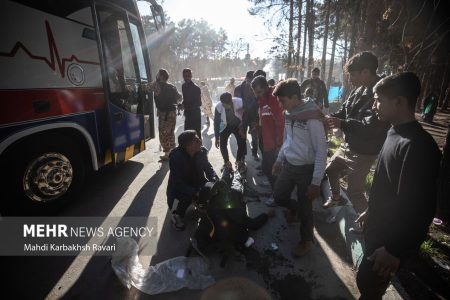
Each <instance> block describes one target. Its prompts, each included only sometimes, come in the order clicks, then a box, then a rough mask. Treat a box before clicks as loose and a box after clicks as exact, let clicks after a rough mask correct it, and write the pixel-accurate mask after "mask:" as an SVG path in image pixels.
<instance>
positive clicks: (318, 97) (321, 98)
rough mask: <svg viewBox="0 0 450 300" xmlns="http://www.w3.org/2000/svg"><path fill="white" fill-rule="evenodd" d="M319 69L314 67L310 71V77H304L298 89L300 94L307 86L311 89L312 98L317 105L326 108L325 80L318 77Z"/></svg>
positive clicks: (304, 91)
mask: <svg viewBox="0 0 450 300" xmlns="http://www.w3.org/2000/svg"><path fill="white" fill-rule="evenodd" d="M319 76H320V69H319V68H314V69H312V71H311V78H308V79H306V80H305V81H303V82H302V84H301V86H300V89H301V91H302V94H305V93H306V90H307V89H308V88H310V89H312V92H313V95H312V98H314V100H315V101H316V103H317V105H319V107H320V108H321V109H323V108H325V109H328V107H329V105H328V92H327V87H326V85H325V82H323V80H322V79H320V77H319Z"/></svg>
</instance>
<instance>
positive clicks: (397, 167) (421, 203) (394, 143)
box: [356, 72, 441, 299]
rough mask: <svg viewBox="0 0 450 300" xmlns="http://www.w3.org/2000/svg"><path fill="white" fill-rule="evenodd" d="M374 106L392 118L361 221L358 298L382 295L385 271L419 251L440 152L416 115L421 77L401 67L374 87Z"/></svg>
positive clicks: (386, 278) (433, 196) (393, 269)
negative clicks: (402, 71)
mask: <svg viewBox="0 0 450 300" xmlns="http://www.w3.org/2000/svg"><path fill="white" fill-rule="evenodd" d="M374 91H375V99H376V102H375V105H374V106H375V111H376V113H377V115H378V117H379V119H380V120H384V121H388V122H390V123H391V124H392V127H391V128H390V129H389V131H388V134H387V138H386V141H385V142H384V145H383V149H382V150H381V153H380V157H379V160H378V164H377V167H376V171H375V176H374V180H373V185H372V189H371V191H370V196H369V207H368V209H367V211H366V212H364V213H363V214H361V216H360V217H359V218H358V219H357V220H356V221H357V222H361V223H363V224H364V227H365V229H364V240H365V251H364V257H363V260H362V261H361V264H360V266H359V271H358V275H357V284H358V288H359V290H360V292H361V299H382V296H383V294H384V293H385V291H386V288H387V286H388V284H389V279H390V276H392V275H393V274H395V272H396V271H397V270H398V268H399V266H401V265H402V264H403V263H405V262H406V261H407V260H408V259H410V258H411V257H412V255H414V254H415V253H417V252H418V250H419V247H420V245H421V244H422V242H423V241H424V240H425V238H426V236H427V232H428V227H429V225H430V223H431V221H432V219H433V216H434V213H435V209H436V194H437V178H438V173H439V164H440V159H441V153H440V151H439V148H438V146H437V145H436V142H435V141H434V139H433V138H432V137H431V135H430V134H429V133H428V132H426V131H425V130H424V129H423V128H422V126H421V125H420V124H419V123H418V122H417V121H416V120H415V115H414V111H415V106H416V102H417V97H418V96H419V93H420V81H419V78H417V76H416V75H415V74H414V73H411V72H404V73H399V74H395V75H391V76H388V77H386V78H384V79H382V80H381V81H380V82H379V83H378V84H377V85H376V86H375V87H374Z"/></svg>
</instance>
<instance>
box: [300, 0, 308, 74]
mask: <svg viewBox="0 0 450 300" xmlns="http://www.w3.org/2000/svg"><path fill="white" fill-rule="evenodd" d="M308 2H309V0H306V3H305V26H304V27H303V55H302V65H301V69H300V82H302V81H303V79H304V78H305V60H306V35H307V33H308V22H309V21H308V19H309V12H308Z"/></svg>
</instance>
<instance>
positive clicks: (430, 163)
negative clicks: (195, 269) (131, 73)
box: [149, 52, 441, 299]
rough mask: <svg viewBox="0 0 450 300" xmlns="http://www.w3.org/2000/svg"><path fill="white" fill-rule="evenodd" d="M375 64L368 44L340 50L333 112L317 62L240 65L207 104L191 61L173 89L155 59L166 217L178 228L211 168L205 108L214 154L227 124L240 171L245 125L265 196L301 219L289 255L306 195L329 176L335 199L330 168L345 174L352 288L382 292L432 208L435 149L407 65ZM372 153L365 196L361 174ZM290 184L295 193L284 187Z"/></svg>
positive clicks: (211, 177)
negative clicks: (382, 69) (335, 140)
mask: <svg viewBox="0 0 450 300" xmlns="http://www.w3.org/2000/svg"><path fill="white" fill-rule="evenodd" d="M377 68H378V59H377V57H376V56H375V55H374V54H373V53H371V52H361V53H358V54H355V55H354V56H353V57H351V58H350V59H349V60H348V61H347V63H346V65H345V67H344V71H345V73H346V74H347V75H348V76H349V80H350V82H351V84H352V86H353V90H352V91H351V93H350V94H349V96H348V98H347V99H346V101H345V102H344V103H343V104H342V106H341V108H340V109H339V110H338V111H337V112H335V113H332V114H329V104H328V96H327V89H326V86H325V84H324V82H323V81H322V80H321V79H320V70H319V69H317V68H315V69H313V70H312V73H311V78H309V79H307V80H305V81H304V82H302V83H299V82H298V81H297V80H296V79H293V78H291V79H287V80H282V81H280V82H278V83H275V82H274V81H273V80H267V79H266V73H265V72H264V71H262V70H258V71H256V72H253V71H249V72H247V74H246V76H245V80H244V81H243V82H242V83H241V84H240V85H238V86H235V85H234V80H231V82H230V84H229V85H228V86H227V87H226V91H225V92H224V93H223V94H222V95H220V99H219V102H218V104H217V105H216V106H215V108H214V114H213V113H212V111H213V109H212V101H211V97H210V96H209V93H208V92H207V89H205V86H206V85H205V83H204V82H202V83H201V87H198V86H197V85H196V84H195V83H194V82H193V81H192V71H191V70H190V69H185V70H184V71H183V78H184V81H185V83H184V84H183V86H182V96H181V95H180V94H179V93H178V91H177V90H176V88H175V87H174V86H173V85H171V84H170V83H168V82H167V80H168V77H169V76H168V73H167V71H165V70H160V71H159V72H158V75H157V76H156V84H155V83H152V84H150V85H149V87H150V88H151V90H153V91H154V92H155V102H156V107H157V109H158V117H159V132H160V142H161V146H162V148H163V151H164V155H163V156H161V159H162V160H169V164H170V175H169V184H168V187H167V198H168V204H169V209H170V211H171V215H172V223H173V226H174V228H175V229H177V230H183V229H184V228H185V223H184V221H183V217H184V214H185V212H186V209H187V207H188V206H189V205H190V204H191V203H192V201H193V200H195V199H196V197H198V193H199V190H200V188H201V187H202V186H203V185H204V184H205V183H206V182H208V181H215V180H217V178H218V176H217V175H216V173H215V172H214V170H213V168H212V166H211V164H210V163H209V161H208V150H209V149H206V148H204V147H203V146H202V136H201V132H200V128H201V108H202V110H203V113H204V115H205V117H206V120H207V125H209V122H210V121H209V120H210V119H211V120H214V121H213V123H214V136H215V146H216V147H217V148H220V152H221V154H222V157H223V161H224V165H230V158H229V154H228V147H227V145H228V140H229V137H230V135H234V136H235V138H236V141H237V153H236V168H237V169H238V170H239V171H240V172H242V173H245V170H246V168H247V165H246V163H245V159H246V158H245V157H246V154H247V146H246V140H247V136H248V135H250V138H251V151H252V157H253V158H254V159H255V160H260V158H261V160H262V162H261V170H262V173H263V174H264V175H265V176H266V177H267V178H268V181H269V182H270V186H271V188H272V191H273V192H272V199H273V203H268V204H269V205H278V206H281V207H285V208H286V210H285V211H286V220H287V221H288V222H292V221H293V220H295V219H296V218H297V219H299V221H300V237H299V242H298V244H297V245H296V246H295V247H294V249H293V250H292V255H293V256H295V257H302V256H304V255H305V254H306V253H308V252H309V251H311V249H312V246H313V243H314V237H313V228H314V221H313V211H312V201H313V200H314V199H316V198H318V197H319V196H320V190H321V184H322V182H323V181H324V180H329V183H330V187H331V197H330V198H329V199H325V203H324V204H323V207H324V208H330V207H333V206H340V205H344V204H345V201H344V199H343V197H342V194H341V186H340V179H342V177H343V176H344V175H346V176H347V182H348V186H347V189H346V194H347V196H348V199H349V200H350V202H351V203H352V205H353V207H354V209H355V211H356V212H357V214H358V218H357V219H356V221H355V224H354V226H353V227H352V228H351V232H353V233H354V234H362V235H363V237H364V241H365V250H364V258H363V260H362V262H361V264H360V267H359V271H358V274H357V285H358V287H359V290H360V292H361V299H381V297H382V295H383V294H384V293H385V291H386V288H387V286H388V283H389V281H390V277H391V276H392V275H393V274H395V273H396V272H397V270H398V269H399V267H401V266H402V265H403V264H405V263H406V262H407V261H408V260H409V259H410V258H412V257H413V255H414V254H415V253H416V252H417V251H418V249H419V247H420V244H421V243H422V241H423V240H424V239H425V238H426V234H427V231H428V226H429V225H430V223H431V221H432V219H433V216H434V213H435V206H436V182H437V176H438V172H439V165H440V159H441V153H440V150H439V149H438V147H437V145H436V143H435V141H434V139H433V138H432V137H431V136H430V134H429V133H427V132H426V131H425V130H424V129H423V128H422V126H421V125H420V124H419V123H418V121H417V120H416V119H415V107H416V103H417V100H418V97H419V94H420V90H421V84H420V80H419V79H418V78H417V76H416V75H415V74H414V73H412V72H402V73H397V74H393V75H390V76H386V77H384V78H381V77H380V76H378V75H377ZM430 101H433V100H430ZM431 103H432V102H431ZM179 105H183V107H184V116H185V124H184V129H185V131H184V132H183V133H181V134H180V135H179V137H178V146H177V147H175V136H174V128H175V122H176V115H175V110H176V108H177V106H179ZM427 105H428V104H427ZM427 107H428V106H427ZM431 109H432V108H431ZM337 129H338V130H340V131H342V133H343V135H344V140H345V141H344V142H343V143H342V144H341V146H340V148H339V149H338V150H337V151H336V152H335V153H334V155H333V156H332V157H331V158H328V157H327V154H328V153H329V151H328V144H327V141H328V134H329V132H332V130H337ZM258 150H259V151H258ZM258 152H260V154H261V157H259V155H258ZM374 164H375V173H374V176H373V184H372V187H371V190H370V192H369V193H368V197H366V193H365V192H366V191H365V182H366V177H367V175H368V173H369V171H370V169H371V168H372V167H373V166H374ZM294 188H296V190H297V195H296V198H297V199H291V193H292V191H293V190H294ZM269 202H270V201H269Z"/></svg>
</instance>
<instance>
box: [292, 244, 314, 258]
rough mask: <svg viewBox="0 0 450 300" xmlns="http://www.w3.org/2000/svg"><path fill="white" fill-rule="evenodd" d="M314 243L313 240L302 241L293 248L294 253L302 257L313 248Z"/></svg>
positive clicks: (295, 255)
mask: <svg viewBox="0 0 450 300" xmlns="http://www.w3.org/2000/svg"><path fill="white" fill-rule="evenodd" d="M312 245H313V243H312V242H311V241H301V242H299V243H298V245H297V246H296V247H295V248H294V249H293V250H292V255H293V256H294V257H302V256H304V255H305V254H306V253H308V252H309V251H310V250H311V248H312Z"/></svg>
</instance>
